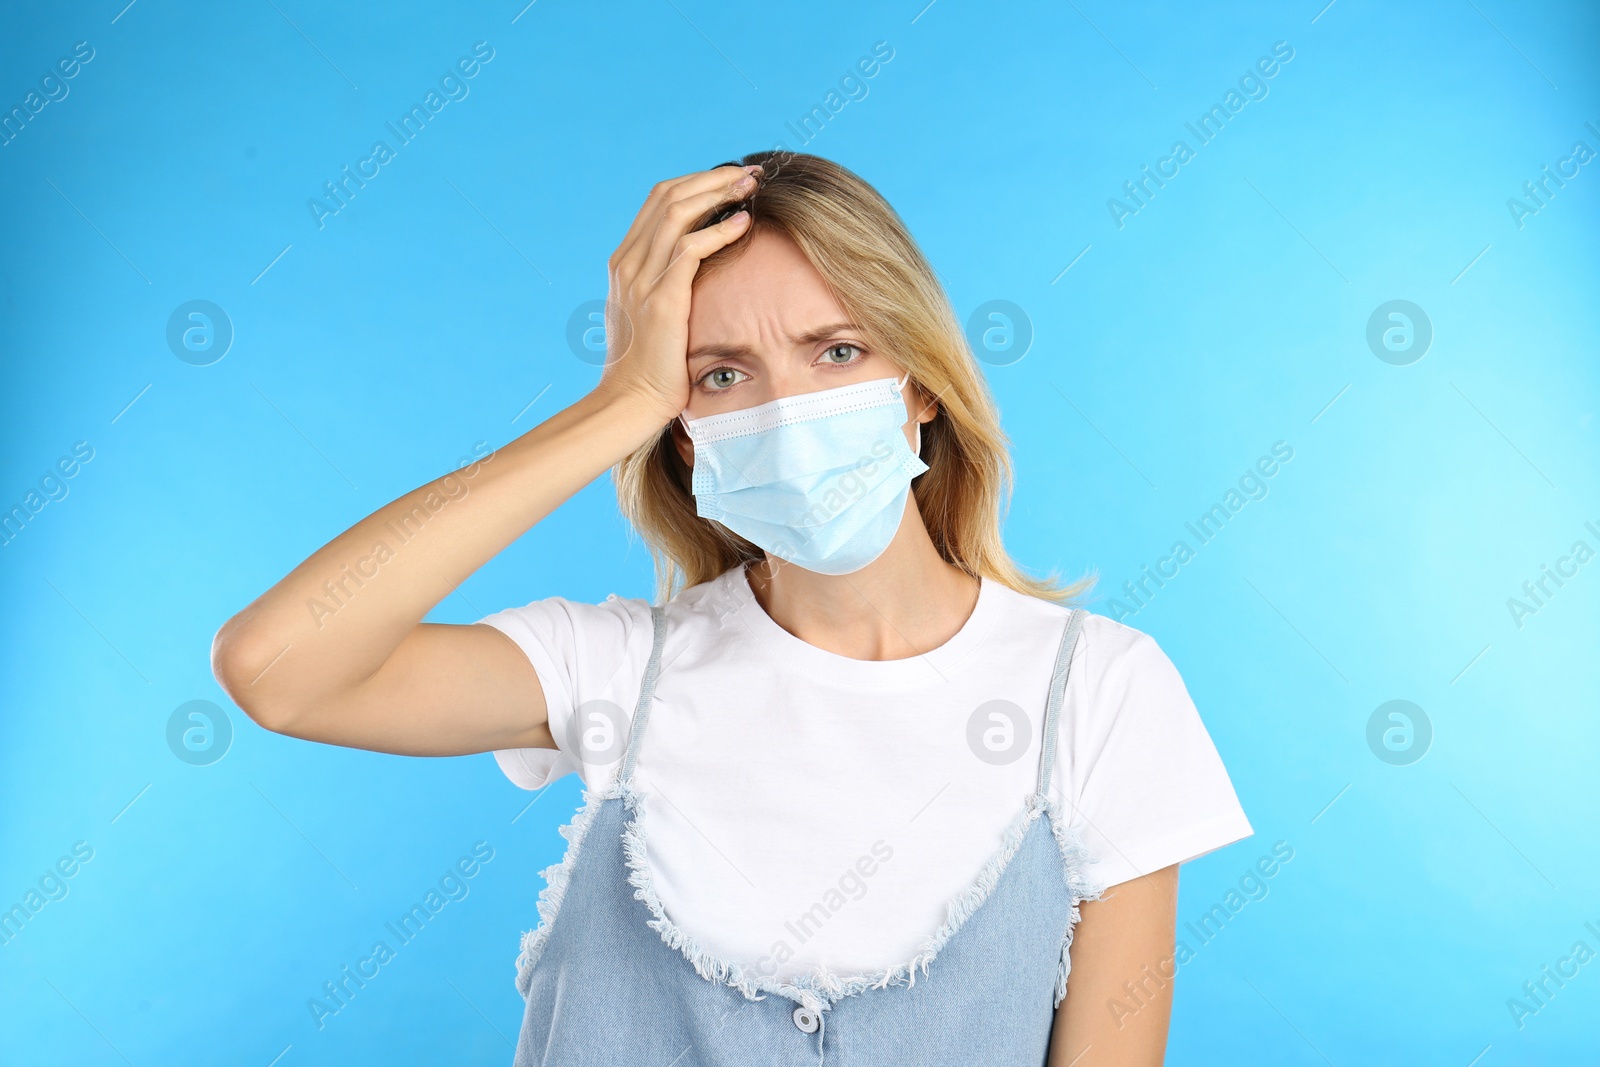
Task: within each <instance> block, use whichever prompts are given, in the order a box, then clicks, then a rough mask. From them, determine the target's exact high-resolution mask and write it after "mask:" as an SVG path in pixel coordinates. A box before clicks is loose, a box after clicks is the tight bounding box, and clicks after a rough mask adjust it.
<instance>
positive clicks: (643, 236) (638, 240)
mask: <svg viewBox="0 0 1600 1067" xmlns="http://www.w3.org/2000/svg"><path fill="white" fill-rule="evenodd" d="M743 177H746V174H745V172H744V169H743V168H742V167H737V166H731V165H730V166H726V167H717V168H715V169H712V170H707V171H697V172H695V173H693V174H688V175H685V176H683V177H680V178H674V179H672V180H670V181H663V182H658V183H657V184H656V185H655V186H654V187H653V188H652V189H651V190H650V195H649V196H648V197H647V198H646V199H645V202H644V206H643V207H641V208H640V209H639V214H638V215H637V216H636V217H635V218H634V220H633V225H632V226H631V227H629V229H628V233H627V236H626V237H624V238H623V241H622V244H621V245H620V246H619V247H618V249H617V251H616V253H615V254H614V255H613V256H612V257H611V268H612V270H613V271H615V272H616V273H617V274H618V275H619V276H620V277H622V278H624V279H627V280H631V279H632V278H634V277H637V276H638V275H639V274H640V273H641V272H643V270H644V266H645V262H646V260H647V258H648V257H649V253H650V250H651V246H652V243H653V242H654V240H655V238H656V236H657V234H658V233H659V232H660V230H661V227H662V225H663V222H664V221H665V218H666V215H667V211H668V210H669V209H670V208H671V206H672V205H673V204H674V203H675V202H678V201H680V200H682V199H684V198H685V197H697V196H702V197H703V195H704V194H707V193H716V191H718V190H723V191H727V190H729V189H730V187H731V186H732V185H733V183H734V182H735V181H737V180H738V179H740V178H743ZM732 195H733V194H732V193H731V192H728V194H727V196H712V197H711V198H710V200H709V202H708V203H707V204H706V207H707V208H709V207H711V206H715V204H717V203H720V202H721V200H723V199H726V198H728V197H730V196H732ZM684 210H686V209H680V213H681V212H682V211H684ZM702 210H704V208H702ZM695 214H696V215H698V214H699V212H695ZM692 221H693V219H692V218H689V219H683V220H682V227H683V228H684V229H687V228H688V225H689V223H691V222H692ZM680 236H682V232H681V230H680V232H679V233H677V234H674V235H673V237H672V240H670V241H668V242H667V247H668V251H669V253H670V248H671V245H672V243H673V242H674V241H676V240H677V238H678V237H680ZM667 258H668V256H667V255H663V256H661V257H660V262H659V263H658V264H657V265H656V267H655V269H654V270H652V271H651V272H650V274H651V275H652V276H653V275H655V274H659V273H660V271H661V270H662V269H663V267H664V266H665V261H666V259H667Z"/></svg>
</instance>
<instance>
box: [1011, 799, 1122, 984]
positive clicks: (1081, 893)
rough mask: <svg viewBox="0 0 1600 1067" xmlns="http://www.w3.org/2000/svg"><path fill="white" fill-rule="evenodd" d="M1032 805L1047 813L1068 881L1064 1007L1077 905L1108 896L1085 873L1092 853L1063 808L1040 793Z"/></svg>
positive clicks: (1061, 974)
mask: <svg viewBox="0 0 1600 1067" xmlns="http://www.w3.org/2000/svg"><path fill="white" fill-rule="evenodd" d="M1028 799H1029V803H1030V804H1037V805H1039V806H1040V807H1042V808H1043V809H1044V810H1045V811H1046V812H1047V813H1048V818H1049V820H1050V832H1051V833H1052V834H1054V835H1055V839H1056V844H1057V845H1058V846H1059V847H1060V849H1061V867H1062V871H1063V873H1064V874H1065V876H1066V880H1067V892H1068V894H1069V895H1070V896H1071V898H1072V919H1071V921H1070V922H1069V923H1068V925H1067V932H1066V933H1065V934H1064V935H1063V936H1062V938H1061V964H1060V966H1059V967H1058V968H1057V969H1056V996H1055V1002H1054V1005H1053V1006H1054V1007H1057V1008H1059V1007H1061V1002H1062V1001H1063V1000H1064V999H1066V996H1067V975H1068V973H1069V972H1070V971H1071V970H1072V957H1071V956H1070V952H1071V951H1072V934H1073V932H1074V931H1075V930H1077V928H1078V919H1079V914H1078V905H1079V904H1081V903H1082V902H1083V901H1085V900H1099V899H1101V898H1102V897H1103V896H1105V891H1106V887H1105V885H1104V884H1103V883H1101V882H1100V881H1099V880H1097V879H1094V878H1091V877H1090V876H1089V875H1088V874H1087V873H1086V872H1087V871H1088V869H1089V850H1088V848H1087V847H1086V846H1085V845H1084V843H1083V841H1082V839H1081V838H1079V837H1078V832H1077V831H1076V830H1074V829H1073V828H1072V827H1070V826H1068V825H1067V820H1066V819H1065V818H1064V817H1063V816H1062V814H1061V805H1059V804H1057V803H1056V802H1055V799H1054V798H1052V797H1050V796H1047V795H1044V794H1040V793H1034V794H1033V795H1032V796H1031V797H1029V798H1028Z"/></svg>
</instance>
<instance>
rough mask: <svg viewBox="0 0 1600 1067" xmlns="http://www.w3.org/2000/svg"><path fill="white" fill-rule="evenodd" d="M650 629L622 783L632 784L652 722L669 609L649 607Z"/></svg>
mask: <svg viewBox="0 0 1600 1067" xmlns="http://www.w3.org/2000/svg"><path fill="white" fill-rule="evenodd" d="M650 625H651V628H652V630H653V641H652V643H651V645H650V662H649V663H647V664H645V668H644V681H643V682H642V683H641V684H640V686H639V703H638V704H636V705H635V706H634V709H633V726H632V728H631V729H630V731H629V733H628V754H627V756H626V757H625V758H624V759H623V761H622V770H621V771H619V772H618V774H617V780H618V781H620V782H631V781H632V780H633V764H634V761H635V760H636V759H637V758H638V756H639V744H640V742H642V741H643V740H644V728H645V725H646V724H647V723H649V721H650V701H651V700H652V699H653V698H654V697H655V695H656V675H657V674H659V673H660V671H661V646H662V645H663V644H665V643H666V639H667V609H666V608H664V607H662V606H661V605H660V604H652V605H650Z"/></svg>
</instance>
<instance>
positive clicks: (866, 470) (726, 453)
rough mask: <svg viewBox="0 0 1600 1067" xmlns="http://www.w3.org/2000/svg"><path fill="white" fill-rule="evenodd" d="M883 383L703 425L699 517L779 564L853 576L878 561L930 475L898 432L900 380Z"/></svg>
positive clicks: (689, 426)
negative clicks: (916, 481) (914, 487)
mask: <svg viewBox="0 0 1600 1067" xmlns="http://www.w3.org/2000/svg"><path fill="white" fill-rule="evenodd" d="M910 376H911V375H910V373H909V372H907V374H906V375H905V377H903V378H900V379H898V380H896V379H894V378H879V379H876V380H874V381H870V382H856V383H854V384H853V385H841V386H838V387H837V388H833V389H823V390H819V391H818V392H814V393H802V394H800V395H799V396H786V397H780V398H778V399H777V400H773V401H771V402H769V403H766V404H761V405H758V406H756V407H753V408H745V409H743V410H742V411H728V412H724V413H722V414H721V415H709V416H707V417H706V418H703V419H690V418H687V417H686V416H685V415H682V414H680V415H679V416H678V418H679V420H680V421H682V422H683V426H684V429H685V430H687V431H688V433H689V438H690V440H692V441H693V442H694V498H695V510H696V514H698V515H700V516H701V517H702V518H706V519H714V520H716V521H717V522H720V523H722V525H724V526H726V527H727V528H728V529H730V530H732V531H733V532H734V533H736V534H738V535H740V536H741V537H743V538H745V539H746V540H748V541H751V542H753V543H755V544H757V545H759V546H761V547H762V548H763V549H765V550H767V551H768V552H770V553H772V554H773V555H774V556H777V557H778V558H779V559H784V560H788V561H789V562H790V563H794V564H797V565H799V566H801V567H804V568H805V569H806V570H809V571H816V572H817V573H819V574H849V573H850V572H852V571H858V570H860V569H861V568H862V567H865V566H866V565H867V564H869V563H871V562H872V561H873V560H875V559H877V558H878V557H879V556H881V555H883V552H884V550H885V549H886V548H888V547H889V542H890V541H891V540H893V539H894V535H895V532H896V531H897V530H899V528H900V520H901V518H902V517H903V516H904V514H905V508H906V496H907V494H909V493H910V491H911V479H913V478H915V477H916V476H917V475H919V474H921V473H922V472H923V471H925V470H927V469H928V465H927V464H926V463H924V462H922V460H921V458H919V457H918V455H917V452H920V451H921V450H922V427H921V424H920V423H919V424H918V426H917V449H916V451H912V449H911V447H910V446H909V445H907V444H906V436H905V433H904V431H903V430H902V427H903V426H904V425H905V422H906V406H905V401H904V400H903V399H902V395H903V394H902V392H901V391H902V390H903V389H904V387H905V383H906V379H907V378H909V377H910Z"/></svg>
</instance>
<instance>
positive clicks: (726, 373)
mask: <svg viewBox="0 0 1600 1067" xmlns="http://www.w3.org/2000/svg"><path fill="white" fill-rule="evenodd" d="M735 374H737V375H740V376H741V377H739V378H734V377H732V375H735ZM748 377H750V375H748V374H745V372H744V371H742V370H739V369H738V368H736V367H712V368H711V369H710V370H708V371H706V372H705V373H704V374H702V375H701V376H700V380H699V381H697V382H695V384H696V385H703V386H705V387H706V388H707V389H709V390H710V391H711V392H713V393H720V392H722V391H723V390H724V389H727V388H728V387H729V386H732V385H737V384H738V383H739V382H740V381H743V380H744V379H745V378H748Z"/></svg>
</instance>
